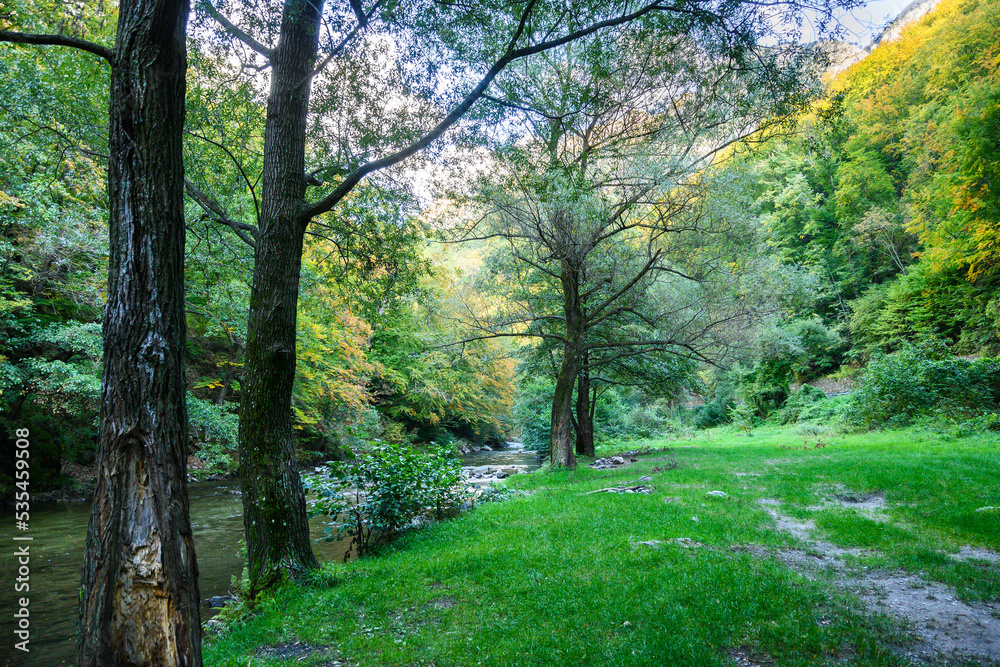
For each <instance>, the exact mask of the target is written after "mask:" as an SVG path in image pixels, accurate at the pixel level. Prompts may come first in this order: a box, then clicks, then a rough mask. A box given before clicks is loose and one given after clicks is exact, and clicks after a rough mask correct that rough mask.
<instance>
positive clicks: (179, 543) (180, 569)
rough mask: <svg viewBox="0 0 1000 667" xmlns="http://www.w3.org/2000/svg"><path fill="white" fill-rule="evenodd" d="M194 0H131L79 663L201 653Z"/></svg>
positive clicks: (113, 171) (115, 126)
mask: <svg viewBox="0 0 1000 667" xmlns="http://www.w3.org/2000/svg"><path fill="white" fill-rule="evenodd" d="M187 15H188V4H187V2H186V0H123V1H122V2H121V4H120V7H119V17H118V35H117V39H116V42H115V54H114V58H115V66H114V69H113V73H112V78H111V101H110V129H109V136H108V143H109V151H110V159H109V165H108V194H109V198H110V222H109V226H110V233H111V244H110V266H109V271H108V274H109V279H108V303H107V306H106V308H105V312H104V376H103V380H102V389H101V408H100V442H99V453H98V482H97V489H96V491H95V495H94V504H93V509H92V511H91V515H90V528H89V531H88V534H87V553H86V560H85V561H84V571H83V590H82V595H81V600H80V619H81V625H82V628H81V630H82V631H81V634H80V664H81V665H83V666H87V667H89V666H91V665H95V666H96V665H200V664H201V622H200V619H199V608H198V605H199V599H198V580H197V575H198V568H197V565H196V563H195V554H194V544H193V542H192V537H191V521H190V518H189V513H188V499H187V475H186V466H187V441H188V432H187V414H186V408H185V380H184V366H183V363H184V346H185V323H184V204H183V196H184V190H183V188H184V180H183V178H184V172H183V163H182V161H181V136H182V135H181V132H182V130H183V127H184V83H185V73H186V67H187V63H186V53H185V43H184V30H185V26H186V23H187Z"/></svg>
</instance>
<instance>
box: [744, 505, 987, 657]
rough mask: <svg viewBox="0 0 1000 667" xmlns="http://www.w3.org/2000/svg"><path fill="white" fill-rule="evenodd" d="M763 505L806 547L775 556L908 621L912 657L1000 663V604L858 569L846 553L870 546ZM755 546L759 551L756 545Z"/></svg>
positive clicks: (974, 554) (963, 555)
mask: <svg viewBox="0 0 1000 667" xmlns="http://www.w3.org/2000/svg"><path fill="white" fill-rule="evenodd" d="M839 502H840V503H842V504H852V505H855V506H866V504H871V503H875V506H873V507H871V509H876V508H879V509H881V508H884V507H885V498H884V496H883V497H882V498H881V500H878V498H876V497H870V498H851V499H844V498H840V499H839ZM757 503H758V505H760V506H761V507H762V508H763V509H764V511H766V512H767V513H768V514H770V515H771V517H772V518H774V520H775V523H776V524H777V526H778V529H779V530H782V531H784V532H786V533H788V534H790V535H792V536H793V537H795V538H796V539H797V540H799V541H800V542H802V544H803V545H804V547H805V549H782V550H778V551H777V552H773V553H770V554H769V555H773V556H775V557H777V558H778V559H779V560H781V561H782V562H783V563H785V564H786V565H787V566H788V567H790V568H791V569H794V570H796V571H798V572H800V573H801V574H803V576H805V577H806V578H808V579H816V578H818V576H819V575H820V574H821V573H822V574H823V575H824V576H833V577H834V582H835V583H836V585H837V586H838V587H840V588H843V589H844V590H847V591H849V592H851V593H853V594H854V595H856V596H857V597H858V598H859V599H860V600H861V601H862V602H863V603H864V604H865V606H866V607H867V608H868V609H869V611H871V612H873V613H879V612H881V613H885V614H889V615H891V616H895V617H897V618H901V619H903V620H905V621H906V622H907V624H908V625H909V626H910V627H911V628H912V629H913V632H914V634H915V635H916V636H917V638H918V639H917V641H916V642H915V643H914V644H913V645H912V646H910V647H908V653H909V654H910V655H911V656H912V657H915V658H927V659H931V660H940V659H943V658H948V657H957V658H963V657H965V658H972V659H976V660H985V661H989V662H1000V618H997V616H996V615H1000V605H991V604H984V603H972V604H969V603H965V602H962V601H961V600H959V599H958V598H957V596H956V595H955V591H954V590H953V589H951V588H950V587H948V586H945V585H944V584H940V583H935V582H929V581H926V580H924V579H923V578H921V577H919V576H917V575H912V574H907V573H905V572H899V571H883V570H878V571H866V572H863V573H858V572H854V571H852V570H851V569H850V568H848V566H847V564H846V563H845V562H844V556H847V555H856V556H857V555H862V554H864V553H865V552H864V550H861V549H843V548H841V547H838V546H836V545H834V544H831V543H830V542H826V541H825V540H822V539H819V538H818V537H815V536H814V535H813V532H814V530H815V524H814V523H813V521H811V520H806V521H800V520H798V519H795V518H792V517H789V516H786V515H784V514H782V513H781V512H780V511H779V510H778V508H779V507H780V506H781V502H780V501H777V500H773V499H769V498H762V499H759V500H758V501H757ZM878 503H881V505H880V506H879V505H878ZM749 550H750V551H751V552H752V553H755V555H757V552H756V551H753V549H749ZM759 550H760V548H759V547H758V551H759ZM984 552H985V553H984ZM983 556H986V557H983ZM993 557H996V558H997V559H1000V556H998V555H997V554H994V553H993V552H991V551H989V550H986V549H974V548H972V547H963V548H962V549H961V550H960V551H959V553H958V555H957V556H956V558H959V559H972V558H978V559H980V560H989V561H991V562H995V561H992V558H993ZM995 614H996V615H995ZM740 664H747V663H740ZM749 664H753V663H749Z"/></svg>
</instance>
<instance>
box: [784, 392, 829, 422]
mask: <svg viewBox="0 0 1000 667" xmlns="http://www.w3.org/2000/svg"><path fill="white" fill-rule="evenodd" d="M825 400H826V394H825V393H823V390H822V389H817V388H816V387H813V386H811V385H808V384H806V385H802V388H801V389H799V390H798V391H797V392H795V393H793V394H792V395H791V396H789V397H788V400H787V401H785V406H784V407H783V408H782V409H781V413H780V414H779V419H780V421H781V423H782V424H795V423H797V422H799V421H801V420H802V417H803V416H804V415H803V413H804V412H805V411H806V409H807V408H810V407H812V406H814V405H815V404H816V403H819V402H820V401H825Z"/></svg>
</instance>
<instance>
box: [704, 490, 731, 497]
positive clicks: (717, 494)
mask: <svg viewBox="0 0 1000 667" xmlns="http://www.w3.org/2000/svg"><path fill="white" fill-rule="evenodd" d="M705 495H706V496H708V497H709V498H728V497H729V494H728V493H726V492H725V491H709V492H708V493H706V494H705Z"/></svg>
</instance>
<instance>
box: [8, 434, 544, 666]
mask: <svg viewBox="0 0 1000 667" xmlns="http://www.w3.org/2000/svg"><path fill="white" fill-rule="evenodd" d="M461 458H462V460H463V464H464V465H466V466H495V467H500V468H502V467H505V466H516V467H518V468H520V467H522V466H523V467H524V469H526V470H533V469H535V468H537V467H538V455H537V453H535V452H530V451H525V450H523V449H520V448H517V447H514V448H509V449H505V450H501V451H495V452H491V451H485V452H473V453H469V454H465V455H463V456H462V457H461ZM239 486H240V485H239V480H223V481H218V482H201V483H198V484H192V485H191V486H190V488H189V498H190V502H191V524H192V531H193V533H194V541H195V549H196V552H197V557H198V570H199V577H198V584H199V590H200V593H201V598H202V599H206V598H209V597H211V596H213V595H225V594H226V593H227V592H228V591H229V588H230V583H231V580H232V577H234V576H235V577H239V576H240V575H241V574H242V567H243V562H242V560H241V559H240V540H241V539H242V538H243V505H242V502H241V499H240V496H239ZM6 509H7V510H8V511H5V512H4V514H5V516H4V518H3V520H2V522H0V554H2V559H0V586H2V588H0V637H2V640H0V667H54V666H57V665H73V664H75V661H76V616H77V605H78V603H79V599H80V590H79V589H80V572H81V565H82V563H83V553H84V547H85V543H86V539H87V522H88V521H89V518H90V504H89V503H83V502H56V501H52V502H44V503H43V502H33V503H32V506H31V522H30V523H31V531H30V532H29V533H27V534H28V535H30V536H31V537H32V538H33V540H32V541H31V542H23V543H18V542H15V541H14V539H13V538H14V534H15V532H16V531H15V530H14V512H13V509H12V508H10V507H7V508H6ZM310 525H311V528H312V536H313V539H318V538H320V537H323V527H324V523H323V519H322V518H316V519H313V521H312V522H311V524H310ZM19 535H23V533H19ZM19 544H30V553H31V566H30V567H31V574H30V582H29V583H30V586H31V590H30V591H29V592H28V593H27V596H28V597H29V599H30V600H31V605H30V608H29V611H30V614H31V616H30V618H31V643H30V644H29V648H30V649H31V650H30V652H29V653H22V652H21V651H18V650H15V649H14V642H15V641H16V637H15V635H14V628H15V624H14V622H13V614H14V612H15V611H16V609H17V607H16V606H15V605H16V601H17V598H19V597H21V596H23V595H24V594H23V593H16V592H15V591H14V590H13V582H14V579H15V577H16V572H17V561H16V558H15V557H14V552H15V549H16V548H17V546H18V545H19ZM347 546H348V543H347V541H346V540H345V541H342V542H319V543H317V544H315V545H314V547H313V549H314V551H315V552H316V556H317V557H318V558H319V560H320V561H341V560H343V558H344V552H345V550H346V549H347ZM211 613H212V612H209V611H208V610H207V609H206V608H205V607H202V614H203V616H202V618H203V619H204V618H206V617H207V615H210V614H211Z"/></svg>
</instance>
